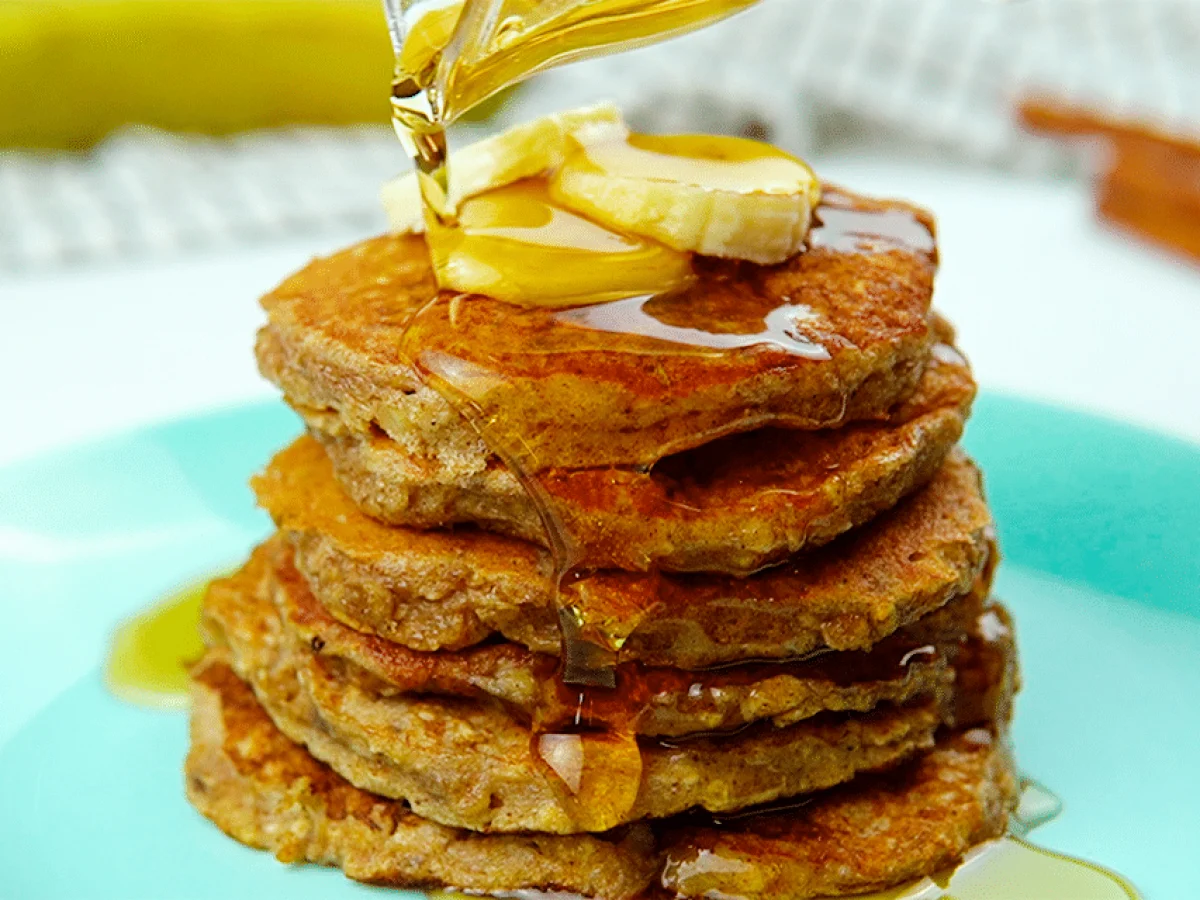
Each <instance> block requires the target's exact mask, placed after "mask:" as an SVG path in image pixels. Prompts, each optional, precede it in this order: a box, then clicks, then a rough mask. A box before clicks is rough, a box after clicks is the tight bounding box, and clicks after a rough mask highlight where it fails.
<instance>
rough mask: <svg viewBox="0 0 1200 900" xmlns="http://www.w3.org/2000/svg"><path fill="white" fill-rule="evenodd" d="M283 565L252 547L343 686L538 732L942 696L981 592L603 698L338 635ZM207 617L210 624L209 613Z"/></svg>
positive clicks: (623, 675)
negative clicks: (843, 639)
mask: <svg viewBox="0 0 1200 900" xmlns="http://www.w3.org/2000/svg"><path fill="white" fill-rule="evenodd" d="M289 557H290V554H288V553H287V552H286V549H285V547H284V546H283V544H282V542H281V541H279V540H278V539H273V540H271V541H269V542H268V543H266V544H264V545H262V546H260V547H259V548H257V549H256V550H255V551H254V554H253V555H252V556H251V560H250V562H249V563H248V564H247V568H248V569H249V571H248V573H247V575H248V576H249V577H251V578H258V579H261V581H262V583H263V584H264V585H265V586H264V589H263V590H264V592H265V593H266V594H267V595H268V596H270V597H271V599H272V600H273V601H274V603H275V607H276V610H277V612H278V614H279V617H280V619H281V621H282V623H283V626H284V629H285V631H286V632H287V636H288V637H289V638H290V639H291V640H293V641H294V643H295V646H296V647H298V648H310V649H311V650H312V652H315V653H319V654H321V655H322V656H323V657H324V658H325V659H327V660H336V661H338V664H339V671H340V673H341V676H342V677H343V678H344V679H346V680H348V681H352V682H354V683H355V684H357V685H359V686H361V687H364V688H366V689H367V690H373V691H375V692H376V693H378V694H379V695H380V696H389V695H395V694H435V695H440V696H448V697H466V698H474V699H481V700H487V699H492V700H497V701H499V702H500V703H501V705H503V706H504V708H505V709H506V710H508V711H509V712H510V713H512V714H513V715H514V716H515V717H516V718H517V719H519V720H520V721H521V722H523V723H526V724H529V723H534V724H536V725H537V727H538V728H539V729H541V730H551V731H557V730H559V729H561V728H563V727H567V726H571V725H574V726H585V727H593V728H596V727H603V728H618V729H624V730H629V731H633V732H634V733H636V734H639V735H644V736H649V737H678V736H684V735H689V734H695V733H697V732H722V731H732V730H736V729H738V728H741V727H742V726H745V725H749V724H751V723H753V722H758V721H762V720H770V722H771V723H772V724H773V725H775V726H776V727H784V726H786V725H790V724H793V723H795V722H799V721H801V720H803V719H806V718H810V717H811V716H814V715H817V714H818V713H822V712H867V711H868V710H871V709H874V708H875V707H877V706H879V705H880V704H882V703H894V704H897V703H906V702H908V701H910V700H913V699H915V698H917V697H921V696H928V695H931V694H938V695H945V694H948V693H949V692H950V690H951V684H952V681H953V678H954V675H953V670H952V669H951V663H952V662H953V661H954V660H955V657H956V656H957V651H958V649H959V647H960V645H961V642H962V640H963V637H964V635H968V634H972V633H974V632H975V631H976V630H977V629H976V622H977V620H978V619H979V617H980V616H981V615H982V613H983V608H982V603H983V600H984V598H986V597H987V595H988V593H989V588H988V586H987V584H986V583H984V582H983V580H982V579H981V580H980V583H979V584H978V585H977V586H976V588H975V589H974V590H973V591H972V592H971V594H970V595H968V596H966V597H962V598H958V599H956V600H953V601H951V602H950V603H948V604H946V606H944V607H943V608H942V609H940V610H939V611H937V612H936V613H933V614H931V615H929V616H926V617H925V618H923V619H921V620H920V621H919V622H916V623H914V624H912V625H909V626H908V627H906V628H903V629H901V630H899V631H897V632H895V633H894V634H893V635H891V636H890V637H888V638H885V639H884V640H883V641H881V642H880V643H879V644H877V645H876V646H874V647H872V648H871V650H870V651H859V652H853V651H851V652H847V653H823V654H819V655H818V656H817V657H815V658H809V659H804V660H797V661H794V662H791V663H783V662H773V663H765V664H763V663H759V664H749V665H742V666H725V667H722V668H720V669H717V670H712V671H706V672H688V671H685V670H682V669H671V668H662V667H648V666H643V665H641V664H638V663H622V664H620V665H618V666H617V667H616V683H617V686H616V688H615V689H614V690H606V689H599V690H586V689H582V688H578V687H576V688H571V687H569V686H566V685H563V684H562V682H561V680H560V679H559V677H558V668H559V660H558V658H557V657H554V656H550V655H547V654H539V653H534V652H532V651H530V650H528V649H526V648H525V647H522V646H521V645H519V644H511V643H488V644H484V645H481V646H477V647H471V648H468V649H466V650H459V651H441V652H433V653H431V652H426V651H420V650H411V649H409V648H407V647H403V646H401V645H399V644H395V643H393V642H391V641H388V640H385V639H383V638H380V637H377V636H375V635H370V634H365V633H363V632H360V631H356V630H355V629H352V628H348V627H346V626H345V625H343V624H341V623H340V622H338V621H337V620H336V619H334V618H333V617H332V616H330V615H329V614H328V613H327V612H326V611H325V610H324V608H323V607H322V606H321V605H320V604H319V603H318V602H317V600H316V599H315V598H314V597H313V596H312V594H311V592H310V591H309V590H308V587H307V585H306V584H305V583H304V581H303V579H302V578H301V577H300V575H299V574H298V573H297V572H296V570H295V568H294V566H293V565H292V563H291V560H290V558H289ZM212 614H213V615H215V616H218V617H219V616H220V612H219V611H218V610H213V613H212Z"/></svg>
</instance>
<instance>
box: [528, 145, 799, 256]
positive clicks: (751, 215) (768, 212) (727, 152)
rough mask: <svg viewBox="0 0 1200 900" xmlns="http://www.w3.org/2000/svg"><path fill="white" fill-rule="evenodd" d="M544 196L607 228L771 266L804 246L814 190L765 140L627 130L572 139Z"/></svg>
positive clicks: (785, 155) (788, 159)
mask: <svg viewBox="0 0 1200 900" xmlns="http://www.w3.org/2000/svg"><path fill="white" fill-rule="evenodd" d="M551 193H552V195H553V197H554V198H555V200H557V201H558V202H559V203H561V204H562V205H563V206H566V207H568V208H570V209H573V210H576V211H577V212H580V213H582V214H583V215H585V216H587V217H588V218H589V219H592V220H594V221H596V222H599V223H601V224H603V225H607V226H608V227H609V228H612V229H614V230H616V231H621V232H624V233H628V234H640V235H645V236H647V237H651V238H654V239H655V240H657V241H659V242H661V243H663V244H665V245H667V246H668V247H672V248H674V249H676V250H686V251H692V252H694V253H699V254H701V255H704V256H721V257H727V258H732V259H745V260H749V261H751V262H756V263H762V264H770V263H777V262H782V261H783V260H785V259H787V258H788V257H789V256H792V255H793V254H795V253H798V252H799V251H800V250H801V249H802V248H803V246H804V240H805V237H806V235H807V233H808V229H809V223H810V221H811V218H812V211H813V207H815V206H816V204H817V202H818V201H819V200H820V194H821V188H820V182H819V181H818V180H817V177H816V175H814V174H813V171H812V169H810V168H809V167H808V166H807V165H806V164H805V163H804V162H802V161H801V160H799V159H797V158H796V157H794V156H792V155H791V154H789V153H785V152H784V151H782V150H779V149H777V148H775V147H772V146H771V145H770V144H764V143H760V142H758V141H752V140H748V139H746V138H734V137H720V136H710V135H675V136H670V137H659V136H653V135H639V134H634V135H628V136H627V137H625V138H624V139H618V140H608V141H593V142H591V143H589V144H586V145H584V144H582V143H581V144H578V145H577V146H576V147H575V149H574V151H573V152H572V153H571V154H570V155H569V156H568V157H567V159H566V161H565V162H564V163H563V164H562V166H560V167H559V169H558V171H557V172H556V174H555V175H554V177H553V180H552V183H551Z"/></svg>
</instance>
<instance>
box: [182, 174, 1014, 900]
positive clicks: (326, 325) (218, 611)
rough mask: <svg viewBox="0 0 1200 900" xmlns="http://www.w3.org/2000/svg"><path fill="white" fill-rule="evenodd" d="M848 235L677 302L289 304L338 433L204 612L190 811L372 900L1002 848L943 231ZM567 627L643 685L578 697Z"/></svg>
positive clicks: (883, 868) (1003, 747)
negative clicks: (268, 533) (943, 276)
mask: <svg viewBox="0 0 1200 900" xmlns="http://www.w3.org/2000/svg"><path fill="white" fill-rule="evenodd" d="M817 215H818V217H819V220H820V221H819V223H818V227H817V228H815V229H814V231H813V235H812V238H811V240H810V247H809V249H808V250H807V251H806V252H805V253H803V254H801V255H799V256H797V257H795V258H794V259H793V260H790V261H789V262H787V263H785V264H783V265H781V266H775V267H770V268H760V267H755V266H748V265H744V264H737V263H722V262H716V261H710V260H701V261H699V262H698V264H697V265H698V268H699V270H700V278H699V280H698V282H697V284H696V286H695V287H694V288H692V289H689V290H688V291H687V292H685V293H683V294H682V295H673V296H670V297H666V298H653V299H651V300H649V301H645V300H641V299H639V300H637V301H634V302H633V303H631V302H630V301H620V302H619V304H604V305H601V306H595V307H586V308H583V309H581V310H571V311H567V312H562V311H556V310H543V309H534V310H524V309H519V308H516V307H508V306H505V305H504V304H499V303H497V302H495V301H490V300H487V299H485V298H449V297H442V298H438V299H437V300H436V301H435V302H433V303H428V301H429V300H430V298H433V297H434V296H435V294H436V290H435V288H434V286H433V282H432V276H431V274H430V272H429V267H428V263H427V261H426V257H425V253H424V248H423V244H422V243H421V240H420V238H416V237H385V238H378V239H375V240H372V241H367V242H364V243H363V244H360V245H357V246H355V247H352V248H350V249H348V250H346V251H343V252H342V253H339V254H337V255H335V256H333V257H330V258H328V259H323V260H317V261H315V262H314V263H312V264H310V265H309V266H308V267H307V268H305V269H304V270H302V271H301V272H299V273H297V274H296V275H295V276H293V277H292V278H290V279H289V280H288V281H285V282H284V283H283V284H282V285H281V286H280V287H279V288H277V289H276V290H275V291H274V292H273V293H271V294H269V295H268V296H267V297H266V298H264V301H263V303H264V306H265V308H266V310H267V314H268V324H267V325H266V326H265V327H264V328H263V329H262V331H261V332H260V334H259V339H258V344H257V354H258V359H259V364H260V367H261V369H262V371H263V372H264V374H265V375H266V376H267V377H268V378H270V379H271V380H272V381H274V382H275V383H276V384H278V385H279V386H280V387H281V389H282V390H283V392H284V395H285V397H286V399H287V401H288V402H289V403H290V404H291V405H292V406H293V407H294V408H295V409H296V410H297V412H299V413H300V414H301V416H302V417H303V418H304V420H305V422H306V423H307V425H308V432H309V433H308V434H307V435H306V436H304V437H302V438H300V439H299V440H298V441H296V442H295V443H294V444H292V445H291V446H289V447H287V448H284V449H283V450H281V451H280V452H279V453H278V455H277V456H276V457H275V458H274V459H273V460H272V461H271V462H270V464H269V465H268V466H267V467H266V469H265V470H264V471H263V472H262V473H261V474H260V475H258V476H256V478H255V479H254V482H253V486H254V489H255V492H256V494H257V496H258V499H259V502H260V504H261V505H262V506H263V507H264V508H265V509H266V510H267V511H268V512H269V513H270V514H271V516H272V518H273V519H274V520H275V522H276V524H277V526H278V531H277V533H276V534H274V535H273V536H272V537H270V538H269V539H268V540H267V541H266V542H265V543H263V544H262V545H260V546H259V547H258V548H256V549H255V550H254V552H253V553H252V555H251V557H250V559H249V561H248V562H247V563H246V565H245V566H244V567H243V568H242V569H241V570H240V571H239V572H237V573H236V574H234V575H233V576H231V577H229V578H226V579H222V580H220V581H217V582H215V583H214V584H213V585H212V587H211V588H210V590H209V592H208V595H207V598H206V600H205V603H204V609H203V623H202V625H203V630H204V633H205V639H206V644H207V646H208V648H209V649H208V651H207V653H206V655H205V657H204V658H203V660H201V662H200V663H199V664H197V666H196V667H195V669H194V672H193V677H194V683H195V690H194V701H195V702H194V709H193V719H192V748H191V752H190V754H189V757H188V761H187V790H188V796H189V799H190V800H191V802H192V803H193V804H194V805H195V806H196V807H197V808H198V809H199V810H200V811H201V812H202V813H203V814H204V815H206V816H208V817H209V818H210V819H212V820H213V821H214V822H215V823H216V824H217V825H218V826H219V827H220V828H222V829H223V830H224V831H226V832H227V833H228V834H230V835H231V836H233V837H235V838H236V839H238V840H240V841H242V842H244V843H247V844H250V845H252V846H256V847H261V848H264V849H268V850H271V851H273V852H274V853H275V854H276V855H277V856H278V857H279V859H281V860H283V861H287V862H298V861H309V862H315V863H322V864H328V865H335V866H340V867H341V868H342V869H343V870H344V871H345V872H346V874H347V875H349V876H350V877H352V878H355V879H359V880H363V881H368V882H375V883H381V884H392V885H402V886H415V887H431V886H438V887H453V888H460V889H463V890H467V891H472V892H482V893H502V892H507V891H515V890H524V889H539V890H548V891H561V892H568V893H576V894H582V895H584V896H589V897H601V898H621V900H623V898H634V897H643V896H653V897H671V896H676V897H706V896H721V897H747V898H768V897H770V898H780V897H785V898H797V900H799V898H810V897H825V896H840V895H845V894H855V893H862V892H865V891H870V890H875V889H882V888H886V887H890V886H894V885H898V884H902V883H904V882H906V881H909V880H912V879H916V878H920V877H922V876H925V875H930V874H934V873H936V872H939V871H942V870H944V869H946V868H947V867H949V866H952V865H953V864H954V863H955V862H956V861H957V860H959V859H960V858H961V857H962V856H963V854H964V853H965V852H966V851H967V850H969V849H970V848H971V847H972V846H974V845H976V844H978V843H980V842H982V841H985V840H987V839H989V838H992V837H995V836H997V835H999V834H1000V833H1002V832H1003V830H1004V828H1005V826H1006V822H1007V818H1008V814H1009V812H1010V810H1011V809H1012V807H1013V805H1014V803H1015V797H1016V782H1015V778H1014V774H1013V764H1012V759H1011V757H1010V754H1009V751H1008V747H1007V739H1006V730H1007V725H1008V722H1009V718H1010V715H1011V705H1012V697H1013V694H1014V692H1015V690H1016V687H1017V671H1016V651H1015V646H1014V642H1013V636H1012V628H1011V622H1010V621H1009V618H1008V615H1007V613H1006V612H1005V610H1004V609H1003V607H1002V606H1000V605H999V604H998V603H997V602H995V601H994V600H993V599H992V598H991V582H992V574H993V570H994V568H995V564H996V561H997V550H996V546H995V540H994V533H993V527H992V521H991V516H990V514H989V512H988V508H987V504H986V502H985V499H984V495H983V490H982V485H981V479H980V474H979V472H978V471H977V469H976V467H975V466H974V464H973V463H972V462H971V461H970V460H969V459H968V458H967V456H966V455H965V454H964V453H963V452H962V451H961V450H960V449H958V448H957V446H956V444H957V441H958V439H959V437H960V436H961V433H962V430H963V426H964V423H965V420H966V418H967V416H968V414H969V411H970V405H971V402H972V399H973V397H974V392H975V385H974V382H973V380H972V378H971V374H970V370H969V367H968V366H967V363H966V362H965V360H964V359H963V357H962V356H961V355H959V353H958V351H957V350H956V349H955V348H954V346H953V334H952V332H951V330H950V328H949V326H948V325H947V324H946V323H945V322H944V321H942V320H941V319H939V318H938V317H937V316H936V314H934V313H933V312H932V311H931V309H930V302H931V299H932V285H933V274H934V271H935V268H936V262H937V257H936V248H935V245H934V241H933V226H932V221H931V220H930V219H929V217H928V215H927V214H925V213H923V212H922V211H920V210H918V209H916V208H914V207H910V206H908V205H906V204H902V203H897V202H886V203H884V202H877V201H871V200H868V199H865V198H861V197H858V196H855V195H852V194H849V193H846V192H841V191H836V190H833V189H828V190H827V191H826V196H825V199H824V201H823V205H822V206H821V207H820V208H819V209H818V213H817ZM681 336H686V340H684V339H683V338H682V337H681ZM713 336H719V337H720V339H719V340H717V339H716V338H714V337H713ZM447 359H451V360H453V365H452V366H446V365H445V360H447ZM439 361H440V362H439ZM436 365H441V366H442V368H440V369H437V370H436V371H437V372H438V373H440V378H441V381H439V380H437V379H431V378H429V371H430V370H431V369H434V368H435V366H436ZM418 370H420V371H418ZM450 372H453V373H457V374H456V375H455V376H454V379H452V381H453V383H452V385H451V386H452V387H453V389H454V392H451V391H448V390H447V389H446V387H445V381H446V379H447V378H449V375H447V374H446V373H450ZM464 373H465V374H464ZM431 383H434V384H440V385H441V386H442V390H443V392H444V393H439V391H437V390H434V389H433V388H432V387H430V386H429V385H430V384H431ZM447 397H450V400H447ZM464 397H465V398H466V400H468V401H469V404H470V407H471V408H472V409H474V410H476V415H477V416H478V420H479V421H477V422H476V423H475V424H473V423H472V422H470V421H468V420H467V419H466V418H464V417H463V415H461V414H460V412H459V411H458V410H459V409H462V408H464V405H463V399H464ZM451 401H453V402H451ZM479 422H483V423H484V424H483V426H482V431H483V432H484V433H485V434H486V435H487V436H488V438H489V440H488V441H485V440H483V439H482V438H481V437H480V431H478V430H476V427H475V425H477V424H479ZM498 423H499V424H498ZM497 429H500V430H499V431H497ZM497 435H499V441H500V442H501V443H502V442H503V441H506V440H512V439H515V440H518V441H519V442H520V443H521V445H522V447H523V448H525V449H526V450H527V451H528V455H527V456H525V457H523V459H525V460H536V466H534V467H533V470H532V471H531V472H528V473H525V474H526V475H527V476H528V477H529V478H530V479H532V481H533V483H534V484H535V486H536V487H535V490H536V492H537V493H536V497H538V498H540V499H541V502H542V503H543V504H544V505H545V506H547V507H548V508H549V509H550V510H552V513H553V517H554V519H555V520H556V521H558V522H559V523H560V524H561V526H562V528H563V530H564V532H565V534H566V535H568V536H569V538H570V540H571V542H572V545H573V547H574V549H575V550H576V553H577V557H576V559H575V560H574V562H575V563H576V565H577V566H579V571H580V572H581V573H582V574H581V576H580V577H578V578H573V579H571V581H570V584H569V585H566V586H565V587H564V589H563V591H562V593H561V595H560V594H559V593H558V591H557V590H556V589H557V587H558V583H557V577H556V576H557V573H556V569H555V560H554V559H553V555H552V553H551V552H550V551H549V550H548V549H547V546H548V545H549V544H550V542H551V540H550V537H549V536H548V534H547V531H546V527H545V523H544V521H543V518H542V512H543V510H540V509H539V505H538V503H535V502H534V498H533V497H531V493H530V491H529V490H528V489H527V487H528V485H527V484H526V483H523V482H522V480H521V479H520V478H518V476H517V474H516V473H514V472H513V471H512V470H511V469H510V468H509V467H508V466H506V465H505V464H504V463H502V462H501V461H500V459H499V458H497V456H496V455H495V454H494V453H493V452H492V451H491V450H490V449H489V446H497ZM562 603H569V604H570V607H571V611H572V616H573V621H574V622H575V626H574V627H576V628H578V629H579V631H580V633H581V634H583V635H585V636H587V637H588V639H589V640H592V641H596V642H599V643H603V644H605V645H606V647H607V649H608V650H609V651H611V654H612V655H611V658H610V659H609V660H608V662H609V663H611V669H609V670H607V671H608V674H609V676H610V677H611V679H612V680H613V681H614V682H615V685H616V686H615V688H604V687H578V686H573V685H569V684H565V683H564V682H563V679H562V677H561V676H562V663H561V659H562V657H563V653H564V639H563V636H562V633H561V631H560V621H561V617H560V604H562ZM567 649H570V648H567Z"/></svg>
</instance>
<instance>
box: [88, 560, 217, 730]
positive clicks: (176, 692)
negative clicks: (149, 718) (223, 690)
mask: <svg viewBox="0 0 1200 900" xmlns="http://www.w3.org/2000/svg"><path fill="white" fill-rule="evenodd" d="M210 582H211V579H206V580H204V581H201V582H197V583H194V584H190V585H188V586H186V587H184V588H181V589H180V590H178V591H175V592H173V593H171V594H168V595H167V596H166V597H164V598H163V599H162V600H160V601H159V602H158V603H156V604H155V605H154V606H152V607H150V609H148V610H146V611H145V612H142V613H139V614H138V615H136V616H134V617H133V618H131V619H128V620H126V621H125V622H123V623H122V624H121V625H120V626H119V627H118V628H117V630H116V632H115V634H114V635H113V639H112V645H111V648H110V650H109V654H108V660H107V662H106V663H105V665H104V683H105V685H106V686H107V687H108V689H109V690H110V691H111V692H112V693H113V694H114V695H115V696H116V697H117V698H118V699H119V700H124V701H125V702H126V703H132V704H134V705H136V706H145V707H149V708H151V709H186V708H187V706H188V698H189V692H188V687H189V684H190V679H189V676H188V671H187V665H188V664H189V663H191V662H193V661H195V660H197V659H199V658H200V656H201V654H203V653H204V643H203V642H202V641H201V639H200V627H199V626H200V602H201V601H202V600H203V599H204V594H205V591H207V590H208V585H209V583H210Z"/></svg>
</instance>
